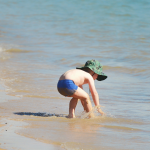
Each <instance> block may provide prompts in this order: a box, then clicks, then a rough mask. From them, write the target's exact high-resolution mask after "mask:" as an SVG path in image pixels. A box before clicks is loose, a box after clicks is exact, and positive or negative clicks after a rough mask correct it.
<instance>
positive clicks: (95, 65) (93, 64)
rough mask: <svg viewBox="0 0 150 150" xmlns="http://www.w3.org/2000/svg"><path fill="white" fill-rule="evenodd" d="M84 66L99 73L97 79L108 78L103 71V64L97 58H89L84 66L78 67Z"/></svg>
mask: <svg viewBox="0 0 150 150" xmlns="http://www.w3.org/2000/svg"><path fill="white" fill-rule="evenodd" d="M84 68H90V69H91V70H92V71H94V73H96V74H98V77H97V80H98V81H102V80H105V79H106V78H107V76H106V75H105V74H104V73H103V72H102V66H101V64H100V62H99V61H97V60H93V59H92V60H88V61H87V62H86V63H85V65H84V67H77V68H76V69H81V70H83V69H84Z"/></svg>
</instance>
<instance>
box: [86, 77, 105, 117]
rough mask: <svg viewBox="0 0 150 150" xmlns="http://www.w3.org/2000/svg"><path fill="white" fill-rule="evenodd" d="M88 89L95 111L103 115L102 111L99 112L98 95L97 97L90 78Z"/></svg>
mask: <svg viewBox="0 0 150 150" xmlns="http://www.w3.org/2000/svg"><path fill="white" fill-rule="evenodd" d="M89 88H90V91H91V94H92V98H93V101H94V104H95V106H97V111H98V112H99V113H100V114H101V115H103V114H104V112H103V111H102V110H101V108H100V104H99V95H98V93H97V91H96V88H95V84H94V80H93V78H90V79H89Z"/></svg>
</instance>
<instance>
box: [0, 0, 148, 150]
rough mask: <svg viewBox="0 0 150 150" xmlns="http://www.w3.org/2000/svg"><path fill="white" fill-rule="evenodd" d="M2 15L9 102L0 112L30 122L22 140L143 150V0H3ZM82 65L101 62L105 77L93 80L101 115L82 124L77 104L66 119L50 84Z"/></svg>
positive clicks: (1, 75)
mask: <svg viewBox="0 0 150 150" xmlns="http://www.w3.org/2000/svg"><path fill="white" fill-rule="evenodd" d="M0 14H1V17H0V80H1V84H3V85H4V87H5V89H6V90H5V91H6V92H7V94H8V95H10V96H12V97H14V99H13V100H12V99H11V100H10V101H7V100H6V103H1V107H0V109H1V110H0V111H1V115H2V116H8V114H9V115H10V116H11V117H12V118H19V119H21V118H22V119H25V121H27V122H28V123H29V127H31V128H27V129H26V130H24V131H20V134H22V135H25V136H27V137H32V138H35V139H37V140H39V141H43V142H47V143H52V144H55V145H59V146H60V147H61V148H62V149H68V150H70V149H73V150H76V149H100V148H101V149H112V150H113V149H115V150H116V149H148V148H149V146H150V144H149V143H150V137H149V133H150V127H149V125H150V121H149V120H150V94H149V89H150V65H149V64H150V50H149V49H150V36H149V33H150V18H149V14H150V2H149V1H148V0H143V1H139V0H138V1H119V0H114V1H110V0H109V1H101V0H100V1H99V0H95V1H90V0H86V1H84V0H83V1H68V0H65V1H59V0H56V1H51V0H50V1H47V0H42V1H41V0H37V1H36V2H35V1H18V0H5V1H1V9H0ZM88 59H97V60H99V61H100V62H101V63H102V65H103V71H104V73H105V74H107V75H108V79H107V80H105V81H103V82H98V81H95V85H96V88H97V91H98V93H99V96H100V104H101V105H102V106H104V107H102V110H103V111H104V112H105V113H106V116H105V117H101V116H99V115H98V114H96V116H97V117H96V118H95V119H81V118H80V117H81V116H82V111H83V108H82V106H81V104H80V103H79V104H78V106H77V109H76V115H77V118H76V119H71V120H70V119H67V118H66V117H65V116H66V115H67V114H68V105H69V98H65V97H63V96H61V95H60V94H59V93H58V92H57V88H56V84H57V81H58V78H59V77H60V75H61V74H62V73H64V72H65V71H67V70H69V69H71V68H75V67H77V66H82V65H83V64H84V63H85V62H86V61H87V60H88ZM84 89H85V90H86V91H87V92H88V93H89V91H88V87H87V86H84ZM8 99H9V97H8ZM1 102H3V101H2V100H1ZM92 104H93V102H92ZM93 106H94V105H93ZM4 109H5V111H4ZM6 110H7V111H6ZM20 113H21V114H20ZM45 113H46V114H49V115H48V116H47V117H44V116H39V114H45ZM22 114H25V115H22ZM34 114H35V115H34ZM52 114H56V115H55V116H50V115H52ZM57 114H58V115H59V116H60V117H57ZM62 116H63V117H62ZM30 125H31V126H30ZM35 125H37V126H36V127H35ZM32 126H33V127H32ZM37 131H38V132H37ZM43 134H44V137H42V135H43Z"/></svg>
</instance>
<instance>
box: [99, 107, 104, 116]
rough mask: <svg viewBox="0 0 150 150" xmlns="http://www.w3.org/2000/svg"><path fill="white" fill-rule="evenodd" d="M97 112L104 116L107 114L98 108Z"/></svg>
mask: <svg viewBox="0 0 150 150" xmlns="http://www.w3.org/2000/svg"><path fill="white" fill-rule="evenodd" d="M97 111H98V112H99V113H100V114H101V115H102V116H103V115H105V113H104V112H103V111H102V110H101V109H100V108H98V109H97Z"/></svg>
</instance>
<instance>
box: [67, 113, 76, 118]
mask: <svg viewBox="0 0 150 150" xmlns="http://www.w3.org/2000/svg"><path fill="white" fill-rule="evenodd" d="M67 118H75V115H70V114H69V115H68V116H67Z"/></svg>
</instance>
